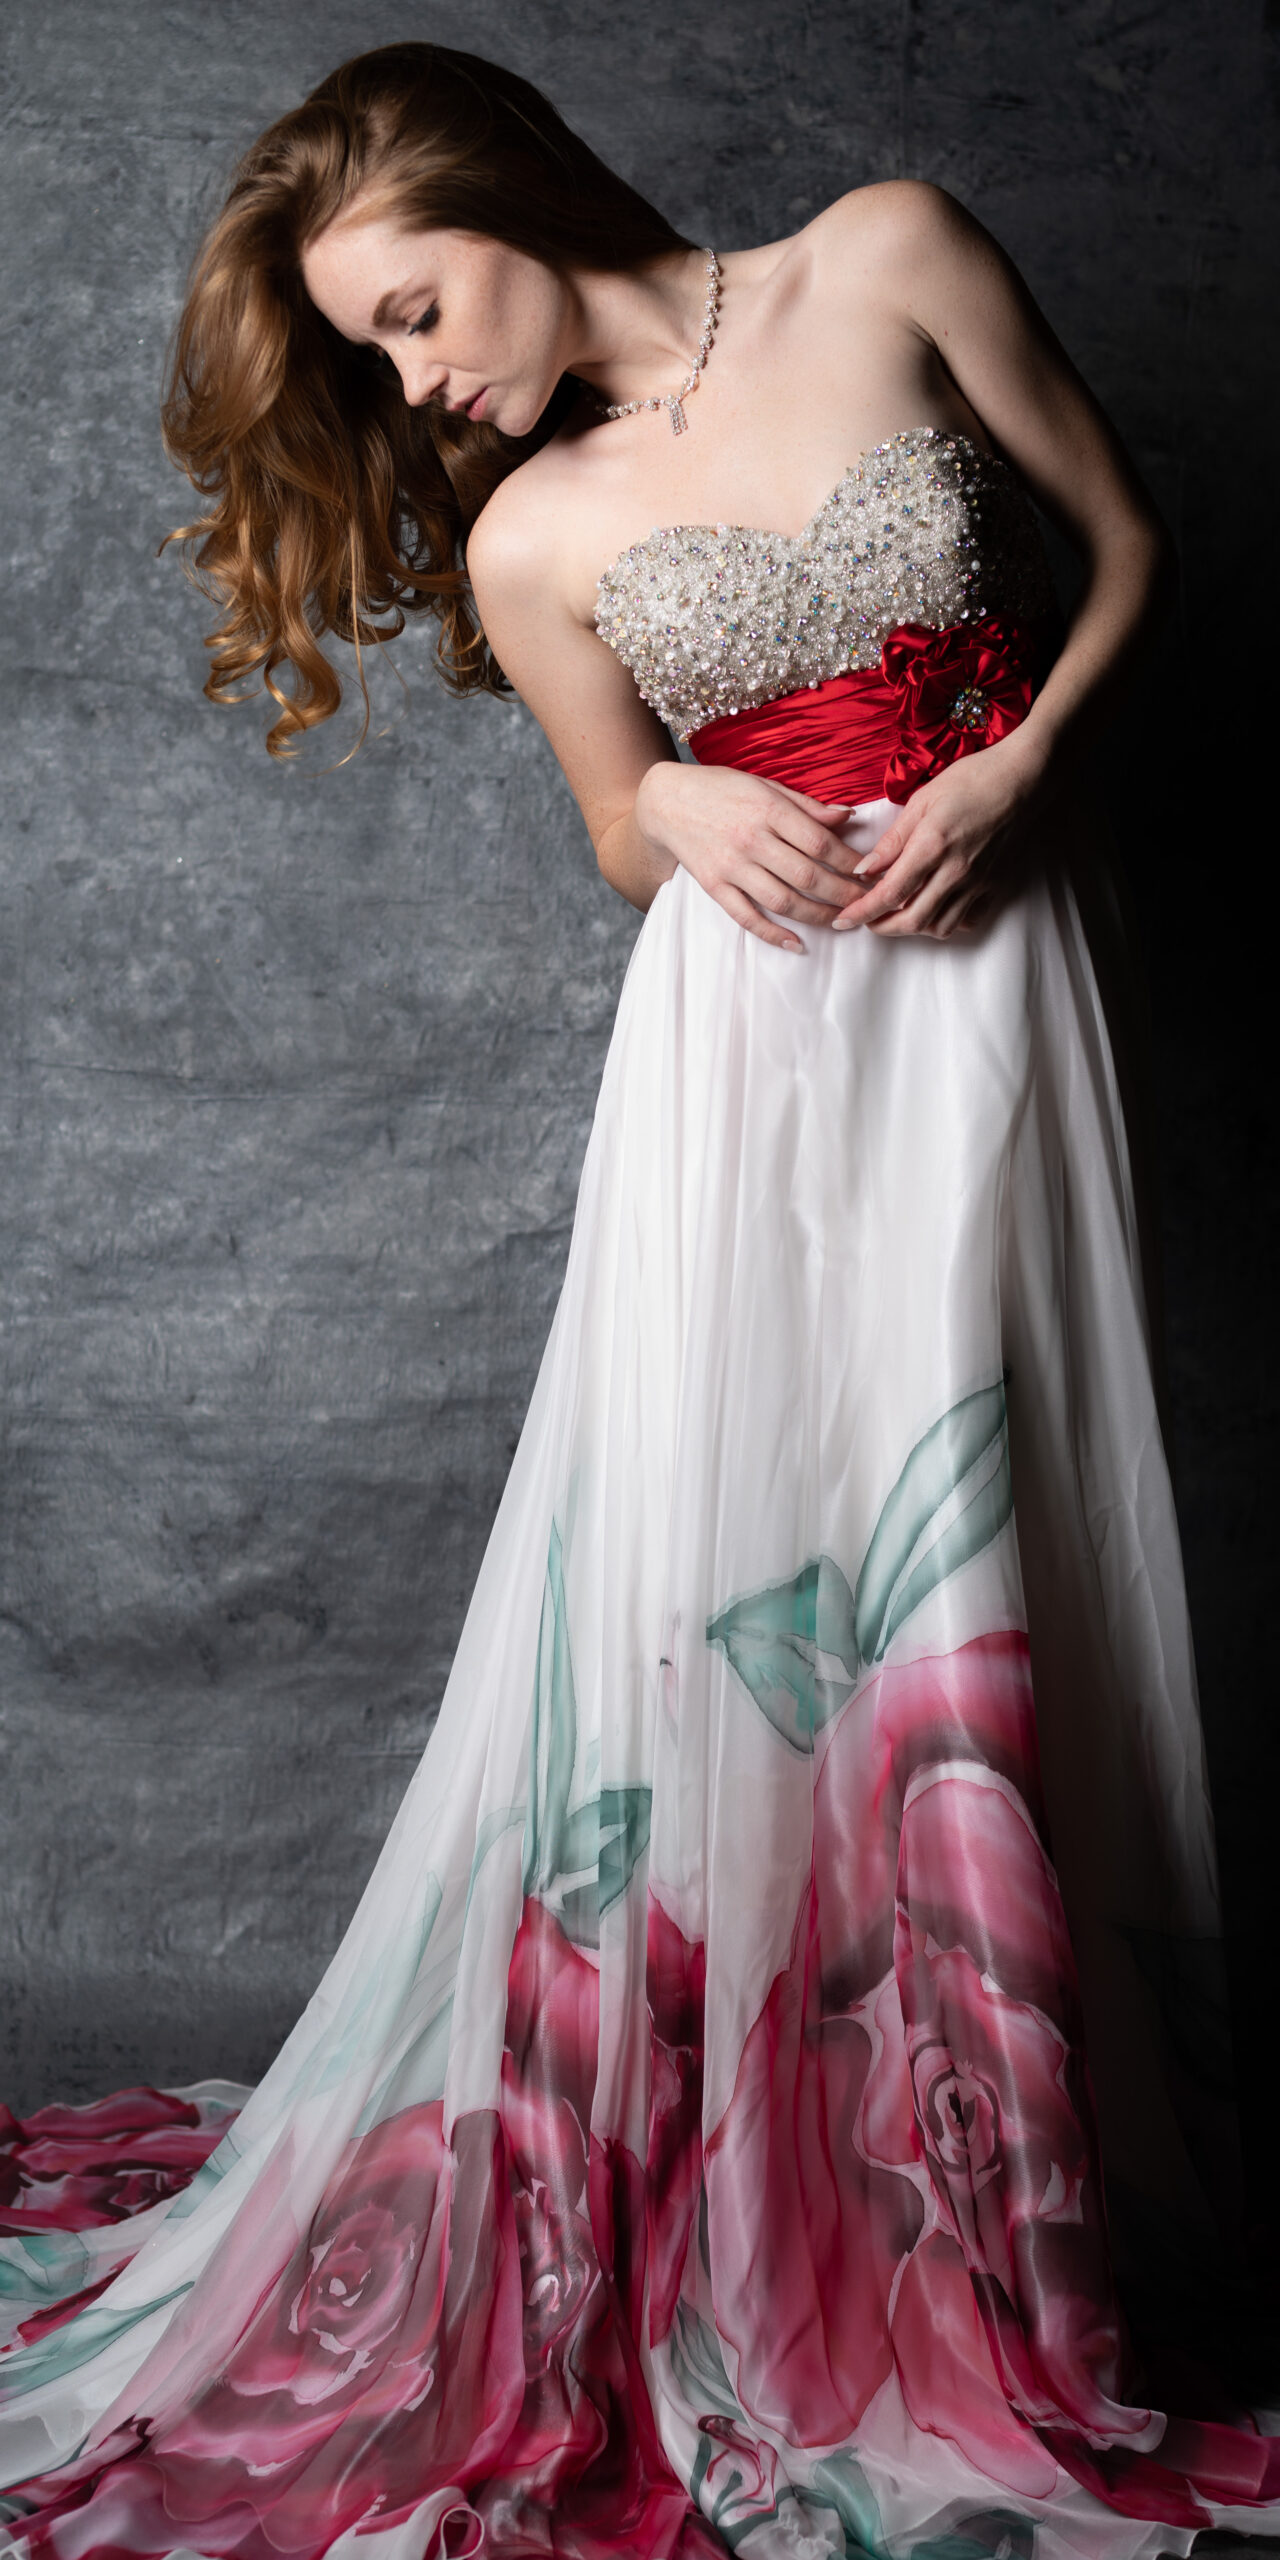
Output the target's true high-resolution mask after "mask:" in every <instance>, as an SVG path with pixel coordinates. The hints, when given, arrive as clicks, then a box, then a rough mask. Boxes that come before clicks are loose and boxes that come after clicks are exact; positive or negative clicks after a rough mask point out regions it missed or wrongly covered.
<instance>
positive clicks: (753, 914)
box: [719, 881, 805, 951]
mask: <svg viewBox="0 0 1280 2560" xmlns="http://www.w3.org/2000/svg"><path fill="white" fill-rule="evenodd" d="M719 903H720V905H721V906H722V907H723V908H724V911H725V914H726V915H728V916H732V918H733V921H734V923H735V924H740V925H742V926H743V927H744V929H745V931H746V932H748V933H754V934H756V935H758V937H759V939H760V941H761V942H772V943H774V944H776V946H777V948H778V949H779V950H780V951H803V950H804V947H805V946H804V944H803V942H802V941H801V940H800V937H799V935H798V934H796V933H788V932H787V931H786V928H785V927H784V926H783V925H780V924H774V923H773V922H772V920H771V919H770V918H769V917H768V916H762V915H761V913H760V910H759V908H758V907H754V906H753V905H752V903H751V900H750V898H748V897H747V896H746V895H745V894H744V892H743V891H742V890H741V889H736V888H735V887H734V885H733V883H732V881H726V882H725V884H724V886H723V887H722V888H721V889H720V891H719Z"/></svg>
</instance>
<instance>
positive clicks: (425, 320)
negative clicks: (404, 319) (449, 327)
mask: <svg viewBox="0 0 1280 2560" xmlns="http://www.w3.org/2000/svg"><path fill="white" fill-rule="evenodd" d="M439 317H440V305H439V303H438V302H432V303H430V304H429V305H428V307H427V309H426V310H425V311H424V312H423V314H422V317H421V319H420V320H411V321H410V323H409V326H408V328H407V329H406V331H405V336H406V337H407V338H418V337H423V336H425V334H426V332H427V330H428V329H434V327H435V325H436V322H437V320H438V319H439Z"/></svg>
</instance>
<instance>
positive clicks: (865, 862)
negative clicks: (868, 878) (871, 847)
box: [853, 853, 875, 880]
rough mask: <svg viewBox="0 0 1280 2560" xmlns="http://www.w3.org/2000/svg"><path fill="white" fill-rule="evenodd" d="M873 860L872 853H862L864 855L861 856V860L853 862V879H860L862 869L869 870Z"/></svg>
mask: <svg viewBox="0 0 1280 2560" xmlns="http://www.w3.org/2000/svg"><path fill="white" fill-rule="evenodd" d="M874 860H875V855H874V854H872V853H864V855H863V857H862V860H861V862H855V864H854V866H853V876H854V879H855V880H860V879H861V878H862V875H863V872H864V871H869V870H870V869H871V865H872V863H873V862H874Z"/></svg>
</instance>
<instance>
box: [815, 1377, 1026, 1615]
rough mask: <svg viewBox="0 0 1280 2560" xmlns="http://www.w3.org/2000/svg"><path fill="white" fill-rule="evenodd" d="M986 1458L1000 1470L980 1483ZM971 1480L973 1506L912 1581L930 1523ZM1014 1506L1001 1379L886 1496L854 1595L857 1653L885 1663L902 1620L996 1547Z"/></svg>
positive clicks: (956, 1415) (954, 1416) (953, 1418)
mask: <svg viewBox="0 0 1280 2560" xmlns="http://www.w3.org/2000/svg"><path fill="white" fill-rule="evenodd" d="M983 1459H986V1460H987V1461H988V1463H989V1464H993V1468H994V1471H993V1472H992V1473H991V1474H990V1475H985V1474H984V1475H983V1476H982V1477H981V1478H980V1479H979V1478H978V1475H977V1470H978V1467H979V1464H980V1462H981V1461H982V1460H983ZM970 1474H972V1475H974V1477H975V1482H974V1486H973V1490H972V1492H971V1494H970V1498H969V1500H968V1501H967V1503H966V1504H965V1505H964V1507H963V1509H962V1510H961V1511H960V1512H959V1513H958V1515H957V1516H956V1517H955V1518H954V1519H953V1520H952V1521H950V1522H949V1524H948V1526H947V1528H946V1529H945V1530H944V1531H943V1533H942V1535H941V1537H940V1538H938V1539H937V1540H935V1542H934V1544H933V1545H932V1546H930V1547H928V1548H927V1549H926V1552H925V1553H924V1555H922V1557H921V1558H920V1561H919V1563H918V1564H917V1565H916V1567H915V1570H914V1571H913V1572H912V1573H911V1574H910V1575H909V1576H907V1567H908V1565H909V1564H910V1561H911V1558H912V1556H913V1555H914V1553H915V1551H916V1548H917V1547H918V1546H919V1545H920V1543H921V1541H922V1539H923V1538H924V1536H925V1533H926V1531H927V1529H928V1528H929V1525H930V1523H931V1522H932V1521H934V1520H936V1518H937V1516H938V1513H939V1512H940V1511H941V1510H942V1509H943V1507H944V1505H945V1504H946V1503H947V1502H949V1501H950V1499H951V1496H952V1495H953V1494H954V1493H955V1492H956V1491H957V1490H958V1489H959V1487H960V1485H961V1484H962V1483H963V1481H964V1479H965V1477H966V1476H968V1475H970ZM1012 1508H1013V1487H1012V1483H1011V1481H1010V1477H1009V1452H1008V1442H1007V1436H1006V1427H1005V1404H1004V1380H1003V1378H1000V1379H997V1381H996V1383H995V1384H994V1386H990V1387H979V1388H978V1389H977V1391H976V1392H975V1393H974V1394H973V1395H970V1396H962V1397H961V1399H960V1402H959V1403H958V1404H953V1405H952V1406H951V1407H950V1410H949V1411H948V1412H946V1413H944V1414H943V1415H942V1417H941V1419H940V1420H939V1421H937V1422H935V1423H934V1425H933V1427H932V1429H931V1430H929V1431H926V1432H925V1434H924V1437H923V1439H920V1440H917V1442H916V1444H915V1447H914V1449H913V1450H912V1451H911V1454H910V1456H909V1458H908V1459H907V1462H906V1465H905V1466H904V1467H903V1470H902V1473H901V1475H900V1476H899V1478H898V1481H897V1483H896V1484H895V1485H894V1487H893V1489H892V1491H891V1493H889V1494H888V1496H887V1497H886V1500H885V1503H884V1506H883V1509H882V1510H881V1513H880V1517H879V1519H878V1520H877V1522H876V1525H875V1527H874V1529H873V1530H872V1532H871V1539H870V1543H869V1545H868V1547H867V1552H866V1555H865V1556H864V1558H863V1562H862V1571H861V1572H860V1574H859V1575H858V1581H857V1588H856V1590H855V1592H854V1602H853V1605H854V1616H855V1623H856V1632H857V1642H858V1651H859V1653H860V1654H861V1656H862V1659H863V1661H864V1662H879V1661H880V1660H881V1659H882V1657H883V1655H884V1653H885V1652H886V1650H887V1648H888V1646H889V1644H890V1642H891V1641H892V1638H893V1637H894V1636H895V1635H896V1634H897V1631H898V1629H899V1627H900V1626H901V1625H902V1622H903V1619H904V1618H906V1617H909V1616H910V1614H911V1611H912V1610H913V1609H917V1608H918V1607H919V1605H920V1602H921V1601H922V1600H923V1599H925V1598H926V1597H927V1595H928V1593H929V1592H930V1591H933V1590H936V1588H937V1585H938V1584H939V1583H940V1582H943V1581H945V1579H946V1577H947V1575H948V1574H951V1573H955V1572H957V1571H958V1570H959V1567H960V1566H961V1565H962V1564H967V1563H968V1561H969V1558H970V1556H975V1555H977V1553H978V1551H979V1549H980V1548H982V1547H985V1546H988V1545H989V1544H990V1542H991V1540H992V1539H993V1538H994V1537H995V1536H996V1534H997V1532H998V1531H999V1530H1000V1529H1002V1528H1003V1526H1004V1523H1005V1521H1006V1520H1007V1519H1008V1517H1009V1513H1010V1511H1011V1510H1012ZM904 1576H907V1578H906V1579H905V1580H904V1579H903V1577H904ZM900 1584H901V1588H900V1589H899V1587H898V1586H899V1585H900ZM895 1591H896V1592H897V1598H896V1600H895V1599H894V1594H895ZM891 1602H892V1604H893V1605H892V1606H891V1605H890V1604H891Z"/></svg>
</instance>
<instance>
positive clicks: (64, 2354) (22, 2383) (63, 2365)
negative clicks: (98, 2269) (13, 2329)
mask: <svg viewBox="0 0 1280 2560" xmlns="http://www.w3.org/2000/svg"><path fill="white" fill-rule="evenodd" d="M193 2282H194V2278H193V2277H190V2276H188V2277H187V2279H186V2282H185V2283H184V2284H176V2285H173V2286H172V2287H171V2288H170V2290H169V2292H168V2293H160V2294H156V2295H155V2297H154V2299H153V2300H151V2301H150V2302H131V2303H128V2304H127V2305H126V2306H125V2307H124V2308H123V2309H122V2310H119V2311H113V2310H111V2309H109V2308H108V2306H107V2304H106V2303H105V2302H90V2303H86V2305H85V2308H84V2310H83V2311H77V2312H74V2313H73V2315H72V2317H71V2318H70V2319H69V2320H67V2321H64V2323H63V2325H62V2327H61V2328H60V2329H50V2330H48V2331H47V2333H46V2335H45V2336H44V2337H43V2338H33V2339H32V2341H31V2343H30V2345H29V2346H18V2347H12V2348H10V2350H9V2352H8V2354H7V2355H6V2357H5V2360H4V2388H5V2395H6V2398H7V2397H8V2395H9V2394H10V2393H12V2394H13V2397H14V2398H15V2399H18V2398H21V2397H22V2396H23V2395H25V2393H27V2392H28V2391H35V2390H37V2389H38V2388H39V2386H40V2384H41V2383H43V2382H55V2381H57V2380H59V2379H60V2378H61V2376H62V2375H64V2374H68V2373H74V2372H75V2371H76V2370H77V2368H78V2367H79V2366H80V2365H83V2364H88V2363H89V2362H90V2361H91V2359H92V2358H93V2357H94V2356H98V2355H104V2354H105V2353H106V2351H107V2349H108V2348H109V2347H113V2346H114V2345H115V2344H116V2342H117V2340H118V2339H120V2338H124V2337H127V2336H128V2334H129V2331H130V2330H131V2329H136V2328H137V2326H138V2323H139V2321H140V2320H149V2319H150V2318H151V2315H152V2313H153V2312H155V2311H162V2310H163V2309H164V2306H165V2304H166V2303H168V2302H179V2301H181V2299H182V2296H183V2295H184V2294H186V2293H190V2291H191V2287H192V2283H193Z"/></svg>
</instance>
